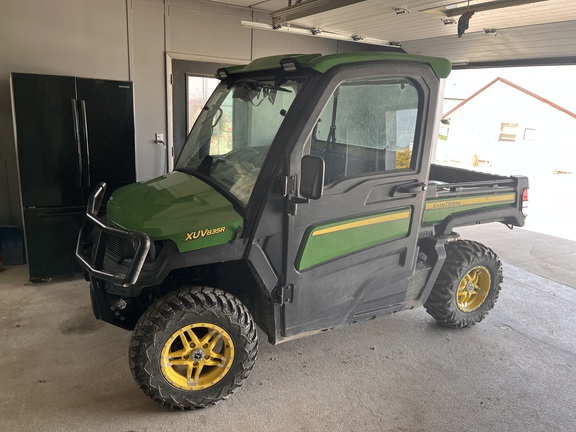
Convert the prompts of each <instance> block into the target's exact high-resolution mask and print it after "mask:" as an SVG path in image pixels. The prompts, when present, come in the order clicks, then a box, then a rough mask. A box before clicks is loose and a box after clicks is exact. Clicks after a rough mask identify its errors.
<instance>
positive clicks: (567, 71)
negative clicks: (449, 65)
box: [444, 66, 576, 113]
mask: <svg viewBox="0 0 576 432" xmlns="http://www.w3.org/2000/svg"><path fill="white" fill-rule="evenodd" d="M498 77H501V78H504V79H507V80H508V81H511V82H513V83H514V84H517V85H519V86H520V87H524V88H525V89H526V90H530V91H531V92H533V93H536V94H537V95H539V96H542V97H543V98H546V99H548V100H549V101H551V102H554V103H555V104H557V105H560V106H561V107H562V108H566V109H567V110H570V111H572V112H574V113H576V66H531V67H512V68H487V69H466V70H453V71H452V73H451V74H450V76H449V77H448V79H447V80H446V88H445V90H444V97H445V98H458V99H466V98H468V97H469V96H471V95H472V94H473V93H475V92H476V91H478V90H480V89H481V88H482V87H484V86H485V85H486V84H488V83H489V82H490V81H492V80H493V79H494V78H498Z"/></svg>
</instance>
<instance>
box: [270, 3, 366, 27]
mask: <svg viewBox="0 0 576 432" xmlns="http://www.w3.org/2000/svg"><path fill="white" fill-rule="evenodd" d="M363 1H366V0H304V1H301V2H300V3H296V4H295V5H292V6H288V7H286V8H283V9H278V10H275V11H273V12H270V18H272V24H274V25H278V24H282V23H286V22H290V21H293V20H297V19H299V18H306V17H309V16H311V15H316V14H319V13H323V12H328V11H331V10H334V9H338V8H341V7H344V6H350V5H353V4H355V3H361V2H363Z"/></svg>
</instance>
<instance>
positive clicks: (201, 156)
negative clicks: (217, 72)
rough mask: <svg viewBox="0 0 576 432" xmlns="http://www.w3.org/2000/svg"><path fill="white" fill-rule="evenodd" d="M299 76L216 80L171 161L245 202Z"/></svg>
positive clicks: (294, 91)
mask: <svg viewBox="0 0 576 432" xmlns="http://www.w3.org/2000/svg"><path fill="white" fill-rule="evenodd" d="M300 86H301V82H300V81H293V80H288V81H286V82H284V83H282V84H281V85H277V84H275V83H274V81H272V80H270V81H266V80H262V81H254V80H244V81H239V82H236V83H235V84H234V85H233V86H232V87H231V88H227V86H226V84H225V83H223V84H220V85H219V86H218V87H217V88H216V90H215V91H214V93H213V94H212V96H211V97H210V99H209V100H208V102H207V103H206V106H205V107H204V108H203V109H202V112H201V114H200V116H199V117H198V120H197V121H196V123H195V124H194V127H193V128H192V131H191V132H190V135H188V139H187V140H186V143H185V144H184V148H183V149H182V153H181V154H180V157H179V158H178V162H177V164H176V170H177V171H183V172H186V173H188V174H195V173H200V174H203V175H205V176H208V177H210V178H211V179H212V180H214V181H215V182H217V183H218V184H219V185H220V186H221V187H222V188H224V189H225V190H228V191H229V192H230V193H231V194H232V195H234V196H235V197H236V198H237V199H238V200H239V201H240V202H242V203H243V204H244V205H246V204H247V203H248V201H249V199H250V196H251V194H252V189H253V188H254V185H255V183H256V179H257V178H258V174H259V172H260V169H261V168H262V164H263V163H264V159H265V158H266V155H267V154H268V150H269V149H270V145H271V144H272V141H273V140H274V137H275V136H276V133H277V132H278V129H279V128H280V125H281V124H282V121H283V120H284V117H285V116H286V113H287V112H288V110H289V109H290V106H291V105H292V102H293V101H294V98H295V97H296V93H297V91H298V89H299V88H300Z"/></svg>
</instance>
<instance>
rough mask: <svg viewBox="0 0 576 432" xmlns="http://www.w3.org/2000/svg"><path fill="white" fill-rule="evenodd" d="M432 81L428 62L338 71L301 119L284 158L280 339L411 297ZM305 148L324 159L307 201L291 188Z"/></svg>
mask: <svg viewBox="0 0 576 432" xmlns="http://www.w3.org/2000/svg"><path fill="white" fill-rule="evenodd" d="M383 69H385V70H387V71H388V72H387V73H385V74H382V72H381V71H382V70H383ZM437 87H438V79H437V78H436V77H435V76H434V75H433V73H432V72H431V70H429V68H428V67H426V66H424V65H412V66H406V65H399V64H398V65H391V66H389V67H388V66H387V67H386V68H382V67H381V66H380V67H370V66H365V67H362V68H358V67H356V68H355V69H351V70H348V71H347V72H346V70H344V71H343V72H341V73H340V74H334V76H333V77H332V78H331V79H330V82H329V84H327V87H326V90H325V91H324V93H323V95H322V96H319V98H318V100H317V104H316V105H317V108H316V109H315V111H313V112H311V113H309V114H310V116H309V117H308V118H307V119H306V120H303V122H305V123H304V125H303V127H302V130H303V133H302V135H301V136H300V137H299V139H298V143H296V145H295V147H294V150H293V151H292V154H291V157H290V171H291V176H290V179H291V180H292V181H293V182H294V184H295V187H294V188H293V189H294V193H293V195H292V196H288V197H287V213H288V214H287V216H286V235H285V242H286V248H285V251H286V255H285V259H286V262H285V275H286V287H285V291H287V293H285V294H286V295H285V296H284V297H285V299H286V300H287V302H286V303H284V306H283V313H284V316H283V318H284V319H283V321H284V330H283V333H284V336H285V337H290V336H295V335H297V334H299V333H303V332H307V331H314V330H320V329H324V328H330V327H333V326H337V325H341V324H344V323H347V322H354V321H358V320H363V319H369V318H372V317H374V316H375V315H379V314H384V313H389V312H393V311H396V310H401V309H403V308H404V307H405V305H406V304H407V300H408V297H409V296H413V293H412V292H411V287H412V277H413V275H414V270H415V265H416V261H417V257H418V247H417V239H418V232H419V227H420V221H421V218H422V212H423V206H424V198H425V189H426V188H425V185H426V182H427V179H428V171H429V157H430V147H431V141H432V139H433V136H434V132H433V131H432V130H430V129H434V128H433V120H434V111H435V109H436V104H437V99H436V94H437ZM306 115H308V114H307V113H306V114H305V115H304V116H306ZM427 131H428V132H427ZM303 155H312V156H317V157H321V158H322V159H323V161H324V164H325V176H324V189H323V196H322V197H321V198H319V199H317V200H310V201H309V202H307V203H306V202H305V201H306V200H304V199H302V197H299V196H298V193H297V192H296V191H297V190H298V180H299V178H301V172H300V169H301V159H302V156H303ZM409 293H410V294H409Z"/></svg>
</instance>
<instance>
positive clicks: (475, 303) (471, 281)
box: [456, 266, 491, 312]
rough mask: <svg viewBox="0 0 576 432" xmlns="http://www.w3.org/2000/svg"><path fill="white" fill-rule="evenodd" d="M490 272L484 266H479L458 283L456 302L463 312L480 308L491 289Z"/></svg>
mask: <svg viewBox="0 0 576 432" xmlns="http://www.w3.org/2000/svg"><path fill="white" fill-rule="evenodd" d="M490 285H491V277H490V272H489V271H488V269H487V268H486V267H484V266H477V267H474V268H472V269H470V270H469V271H468V273H466V274H465V275H464V277H463V278H462V280H461V281H460V284H458V292H457V293H456V304H457V305H458V309H460V310H461V311H462V312H472V311H473V310H475V309H478V307H480V305H481V304H482V303H484V300H486V297H487V296H488V292H489V291H490Z"/></svg>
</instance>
